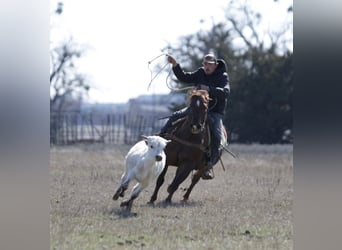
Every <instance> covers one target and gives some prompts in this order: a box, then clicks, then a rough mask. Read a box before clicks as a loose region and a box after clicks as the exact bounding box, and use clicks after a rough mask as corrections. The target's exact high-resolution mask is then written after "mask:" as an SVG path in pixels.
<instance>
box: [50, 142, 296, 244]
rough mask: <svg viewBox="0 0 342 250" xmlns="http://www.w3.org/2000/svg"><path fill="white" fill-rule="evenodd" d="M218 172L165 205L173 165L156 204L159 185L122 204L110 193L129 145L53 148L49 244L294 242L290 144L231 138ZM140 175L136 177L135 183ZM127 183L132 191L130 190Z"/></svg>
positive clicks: (118, 178)
mask: <svg viewBox="0 0 342 250" xmlns="http://www.w3.org/2000/svg"><path fill="white" fill-rule="evenodd" d="M230 148H231V150H232V151H233V152H234V153H236V154H237V155H238V156H239V158H238V159H234V158H232V157H231V156H230V155H229V154H228V153H224V155H223V162H224V163H225V168H226V171H223V169H222V167H221V166H220V164H218V165H216V167H215V175H216V176H215V179H214V180H207V181H204V180H200V182H199V183H198V184H197V185H196V186H195V188H194V190H193V191H192V193H191V195H190V199H189V201H188V202H187V203H186V204H183V203H181V202H180V200H181V199H182V195H183V193H184V191H183V189H184V188H186V187H187V186H188V184H189V183H190V179H189V178H188V180H186V181H185V182H184V183H183V184H182V185H181V187H180V189H178V191H177V192H176V193H175V195H174V197H173V204H172V205H171V206H168V207H164V206H162V201H163V200H164V199H165V198H166V188H167V185H168V184H169V183H170V182H171V178H173V174H174V172H175V168H174V167H170V168H169V172H168V173H167V175H166V177H167V179H166V181H165V183H164V185H163V186H162V188H161V190H160V192H159V196H158V200H157V202H156V205H155V206H154V207H150V206H148V205H146V202H147V201H148V200H149V198H150V196H151V194H152V192H153V188H154V185H151V186H149V187H148V188H147V189H146V190H144V191H143V192H142V193H141V195H140V196H139V197H138V198H137V199H136V200H135V202H134V203H133V208H132V213H131V214H127V213H125V212H124V211H122V210H121V209H120V202H121V201H120V200H119V201H113V200H112V196H113V194H114V192H115V190H116V188H117V185H118V184H119V181H120V177H121V174H122V171H123V168H124V167H123V164H124V156H125V154H126V153H127V152H128V149H129V146H114V145H111V146H108V145H107V146H105V145H93V146H78V147H63V148H52V149H51V158H50V166H51V170H50V172H51V181H50V183H51V187H50V188H51V189H50V190H51V191H50V192H51V195H50V197H51V202H50V209H51V210H50V220H51V223H50V236H51V249H72V250H74V249H82V250H84V249H177V250H178V249H244V250H245V249H253V250H255V249H292V248H293V246H292V244H293V228H292V202H293V161H292V160H293V158H292V150H293V148H292V146H290V145H269V146H262V145H248V146H247V145H231V146H230ZM133 184H134V183H131V185H130V188H131V187H132V186H133ZM130 188H129V191H130Z"/></svg>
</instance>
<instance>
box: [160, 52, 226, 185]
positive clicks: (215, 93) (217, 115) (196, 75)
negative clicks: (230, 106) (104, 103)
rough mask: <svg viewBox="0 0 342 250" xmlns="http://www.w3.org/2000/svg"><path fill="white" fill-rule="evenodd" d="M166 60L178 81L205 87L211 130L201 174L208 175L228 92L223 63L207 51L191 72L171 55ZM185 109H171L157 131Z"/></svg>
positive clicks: (215, 155) (215, 156) (216, 152)
mask: <svg viewBox="0 0 342 250" xmlns="http://www.w3.org/2000/svg"><path fill="white" fill-rule="evenodd" d="M167 60H168V62H169V63H171V64H172V70H173V73H174V74H175V75H176V77H177V79H178V80H179V81H181V82H183V83H186V84H188V85H193V86H196V87H197V88H198V89H205V90H207V91H208V92H209V97H210V98H211V100H210V102H209V112H208V122H209V127H210V131H211V147H210V148H211V152H210V159H209V161H208V163H207V166H206V170H205V172H204V174H203V176H202V178H203V179H212V178H213V175H212V173H211V169H212V168H213V166H214V165H215V164H216V163H217V161H218V160H219V157H220V154H219V148H220V143H221V138H222V134H221V133H222V132H221V125H222V117H223V115H224V110H225V108H226V105H227V99H228V95H229V93H230V87H229V77H228V73H227V66H226V63H225V61H224V60H223V59H216V57H215V56H214V55H213V54H207V55H206V56H204V58H203V63H202V64H203V66H202V67H200V68H198V69H197V70H196V71H194V72H184V71H183V69H182V67H181V66H180V65H179V64H178V63H177V61H176V59H175V58H174V57H173V56H171V55H168V56H167ZM186 111H187V108H184V109H182V110H179V111H176V112H174V113H173V114H172V115H171V117H170V118H169V120H168V121H167V123H166V124H165V125H164V127H163V128H162V129H161V131H160V134H161V135H163V134H165V133H166V131H167V129H168V128H169V127H171V125H172V122H174V121H175V120H177V119H179V118H180V117H183V116H185V115H186Z"/></svg>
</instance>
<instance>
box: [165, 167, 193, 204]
mask: <svg viewBox="0 0 342 250" xmlns="http://www.w3.org/2000/svg"><path fill="white" fill-rule="evenodd" d="M191 170H192V168H191V167H189V166H184V165H183V166H180V167H178V169H177V171H176V176H175V178H174V179H173V181H172V183H171V184H170V185H169V186H168V188H167V192H168V193H169V195H168V196H167V197H166V199H165V203H166V204H169V203H171V201H172V196H173V194H174V193H175V192H176V190H177V189H178V187H179V185H180V184H181V183H182V182H183V181H184V180H185V179H186V178H187V177H188V176H189V174H190V172H191Z"/></svg>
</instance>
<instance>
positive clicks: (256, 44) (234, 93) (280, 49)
mask: <svg viewBox="0 0 342 250" xmlns="http://www.w3.org/2000/svg"><path fill="white" fill-rule="evenodd" d="M284 11H286V12H288V14H289V15H291V14H292V6H289V7H288V9H285V10H284ZM261 18H262V16H261V15H260V14H259V13H255V12H254V11H253V10H252V9H251V8H250V7H249V6H248V5H241V4H240V5H236V4H235V2H234V1H231V3H230V5H229V8H227V10H226V20H225V21H224V22H220V23H217V24H213V25H212V28H211V29H209V30H207V31H203V30H200V31H198V32H196V33H194V34H190V35H186V36H183V37H181V38H179V45H178V46H169V47H168V48H167V50H168V53H170V54H172V55H174V56H175V57H176V58H177V61H179V62H180V63H181V65H182V67H183V68H184V70H185V71H194V70H196V69H197V68H198V67H199V66H200V65H201V64H202V58H203V56H204V55H205V54H208V53H214V54H215V55H216V56H217V57H218V58H221V59H224V60H225V61H226V63H227V65H228V75H229V78H230V88H231V93H230V96H229V99H228V105H227V109H226V113H225V115H224V118H223V122H224V125H225V126H226V128H227V130H228V131H229V134H230V136H231V141H235V142H240V143H265V144H266V143H267V144H269V143H288V142H292V141H293V138H292V130H293V127H292V126H293V119H292V115H293V102H292V96H293V80H294V67H293V52H292V51H291V49H290V48H287V46H286V45H288V44H291V43H292V41H291V40H290V41H289V40H288V38H287V36H286V34H287V33H288V32H289V29H290V28H291V27H290V24H289V26H284V27H283V28H282V30H279V31H278V32H277V33H274V32H273V33H268V34H262V35H263V36H264V38H263V39H262V38H261V37H260V36H261V34H260V33H257V32H256V30H257V25H258V20H259V19H261ZM286 32H287V33H286ZM265 35H266V37H267V39H265ZM236 38H239V39H240V41H241V42H242V44H243V46H242V47H241V48H240V49H238V48H237V46H236V44H234V43H233V42H232V41H234V40H235V39H236ZM172 81H173V82H174V83H175V84H176V86H178V87H179V88H182V87H184V86H182V83H181V82H178V81H177V79H172ZM178 108H179V107H174V109H178Z"/></svg>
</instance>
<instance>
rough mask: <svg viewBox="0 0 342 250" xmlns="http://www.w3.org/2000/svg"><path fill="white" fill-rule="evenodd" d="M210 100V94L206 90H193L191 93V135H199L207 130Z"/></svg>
mask: <svg viewBox="0 0 342 250" xmlns="http://www.w3.org/2000/svg"><path fill="white" fill-rule="evenodd" d="M209 100H210V99H209V93H208V91H206V90H193V91H192V92H191V93H190V95H189V102H190V104H189V108H190V112H189V118H190V121H189V122H190V127H191V133H193V134H198V133H200V132H202V131H203V130H204V129H205V123H206V120H207V112H208V106H209Z"/></svg>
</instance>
